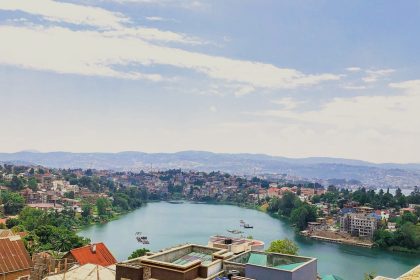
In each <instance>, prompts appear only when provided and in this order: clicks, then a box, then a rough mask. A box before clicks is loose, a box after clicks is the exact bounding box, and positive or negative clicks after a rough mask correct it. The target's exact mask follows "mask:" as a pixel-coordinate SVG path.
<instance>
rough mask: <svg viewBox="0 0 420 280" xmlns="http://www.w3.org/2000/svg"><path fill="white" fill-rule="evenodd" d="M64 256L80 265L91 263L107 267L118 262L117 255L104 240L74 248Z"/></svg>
mask: <svg viewBox="0 0 420 280" xmlns="http://www.w3.org/2000/svg"><path fill="white" fill-rule="evenodd" d="M64 258H67V259H68V260H69V262H77V263H78V264H80V265H84V264H87V263H90V264H97V265H102V266H105V267H107V266H110V265H113V264H116V263H117V260H116V259H115V257H114V256H113V255H112V253H111V252H110V251H109V250H108V248H107V247H106V246H105V244H104V243H102V242H101V243H95V244H90V245H87V246H84V247H80V248H76V249H73V250H71V251H70V252H68V253H67V254H66V255H65V256H64Z"/></svg>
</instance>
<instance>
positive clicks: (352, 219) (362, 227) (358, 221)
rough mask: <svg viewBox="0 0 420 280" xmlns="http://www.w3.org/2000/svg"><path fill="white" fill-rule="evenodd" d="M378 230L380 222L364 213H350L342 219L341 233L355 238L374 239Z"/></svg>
mask: <svg viewBox="0 0 420 280" xmlns="http://www.w3.org/2000/svg"><path fill="white" fill-rule="evenodd" d="M377 228H378V220H377V219H376V218H375V217H372V216H371V215H368V214H364V213H350V214H346V215H344V216H342V217H340V231H342V232H347V233H350V234H352V235H354V236H359V237H369V238H372V237H373V234H374V232H375V231H376V229H377Z"/></svg>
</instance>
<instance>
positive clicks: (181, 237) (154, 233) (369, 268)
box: [78, 202, 420, 280]
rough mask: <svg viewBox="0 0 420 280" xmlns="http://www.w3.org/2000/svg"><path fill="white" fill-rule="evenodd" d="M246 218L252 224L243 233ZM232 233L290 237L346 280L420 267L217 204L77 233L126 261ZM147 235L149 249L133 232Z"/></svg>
mask: <svg viewBox="0 0 420 280" xmlns="http://www.w3.org/2000/svg"><path fill="white" fill-rule="evenodd" d="M241 219H243V220H245V221H246V222H247V223H249V224H251V225H253V226H254V228H253V229H241V228H240V227H239V221H240V220H241ZM228 229H240V230H242V231H244V234H243V235H244V236H248V235H252V236H253V237H254V238H255V239H259V240H262V241H264V242H265V244H266V248H267V247H268V246H269V244H270V242H271V241H272V240H277V239H283V238H289V239H292V240H293V241H295V242H296V243H297V244H298V246H299V255H302V256H309V257H316V258H317V259H318V273H319V274H320V275H321V276H322V275H325V274H335V275H338V276H340V277H342V278H344V279H345V280H358V279H363V274H364V273H365V272H376V273H378V274H379V275H383V276H388V277H396V276H399V275H401V274H403V273H404V272H406V271H408V270H409V269H411V268H412V267H414V266H416V265H417V264H419V263H420V259H419V257H418V256H415V255H409V254H402V253H391V252H386V251H383V250H380V249H366V248H360V247H352V246H348V245H341V244H332V243H327V242H320V241H315V240H311V239H307V238H305V237H301V236H299V235H296V234H295V232H294V230H293V229H292V228H291V227H290V226H289V225H288V224H287V223H286V222H284V221H282V220H279V219H276V218H274V217H271V216H270V215H268V214H266V213H263V212H260V211H257V210H252V209H246V208H241V207H237V206H231V205H217V204H216V205H215V204H194V203H183V204H170V203H167V202H154V203H148V204H146V205H145V206H143V207H142V208H139V209H137V210H135V211H133V212H131V213H129V214H126V215H123V216H121V217H120V218H119V219H118V220H114V221H111V222H109V223H107V224H98V225H92V226H89V227H87V228H85V229H83V230H82V231H80V232H79V233H78V234H79V235H80V236H84V237H88V238H90V239H91V240H92V242H104V243H105V244H106V245H107V246H108V247H109V249H110V250H111V251H112V253H113V254H114V256H115V257H116V258H117V259H118V260H119V261H122V260H126V259H127V257H128V256H129V255H130V253H131V252H132V251H134V250H135V249H138V248H142V247H146V248H148V249H150V250H151V251H157V250H159V249H163V248H167V247H171V246H174V245H177V244H181V243H187V242H189V243H197V244H207V241H208V238H209V237H210V236H211V235H215V234H223V235H231V234H230V233H228V232H227V230H228ZM136 232H142V233H143V235H147V237H148V238H149V240H150V245H143V244H141V243H138V242H137V241H136V239H135V237H136V236H135V233H136Z"/></svg>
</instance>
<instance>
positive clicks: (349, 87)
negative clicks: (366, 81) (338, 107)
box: [341, 84, 367, 90]
mask: <svg viewBox="0 0 420 280" xmlns="http://www.w3.org/2000/svg"><path fill="white" fill-rule="evenodd" d="M341 88H343V89H347V90H364V89H367V86H365V85H353V84H345V85H342V86H341Z"/></svg>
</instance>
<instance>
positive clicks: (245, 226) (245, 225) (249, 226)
mask: <svg viewBox="0 0 420 280" xmlns="http://www.w3.org/2000/svg"><path fill="white" fill-rule="evenodd" d="M244 228H254V226H251V225H250V224H244Z"/></svg>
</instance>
